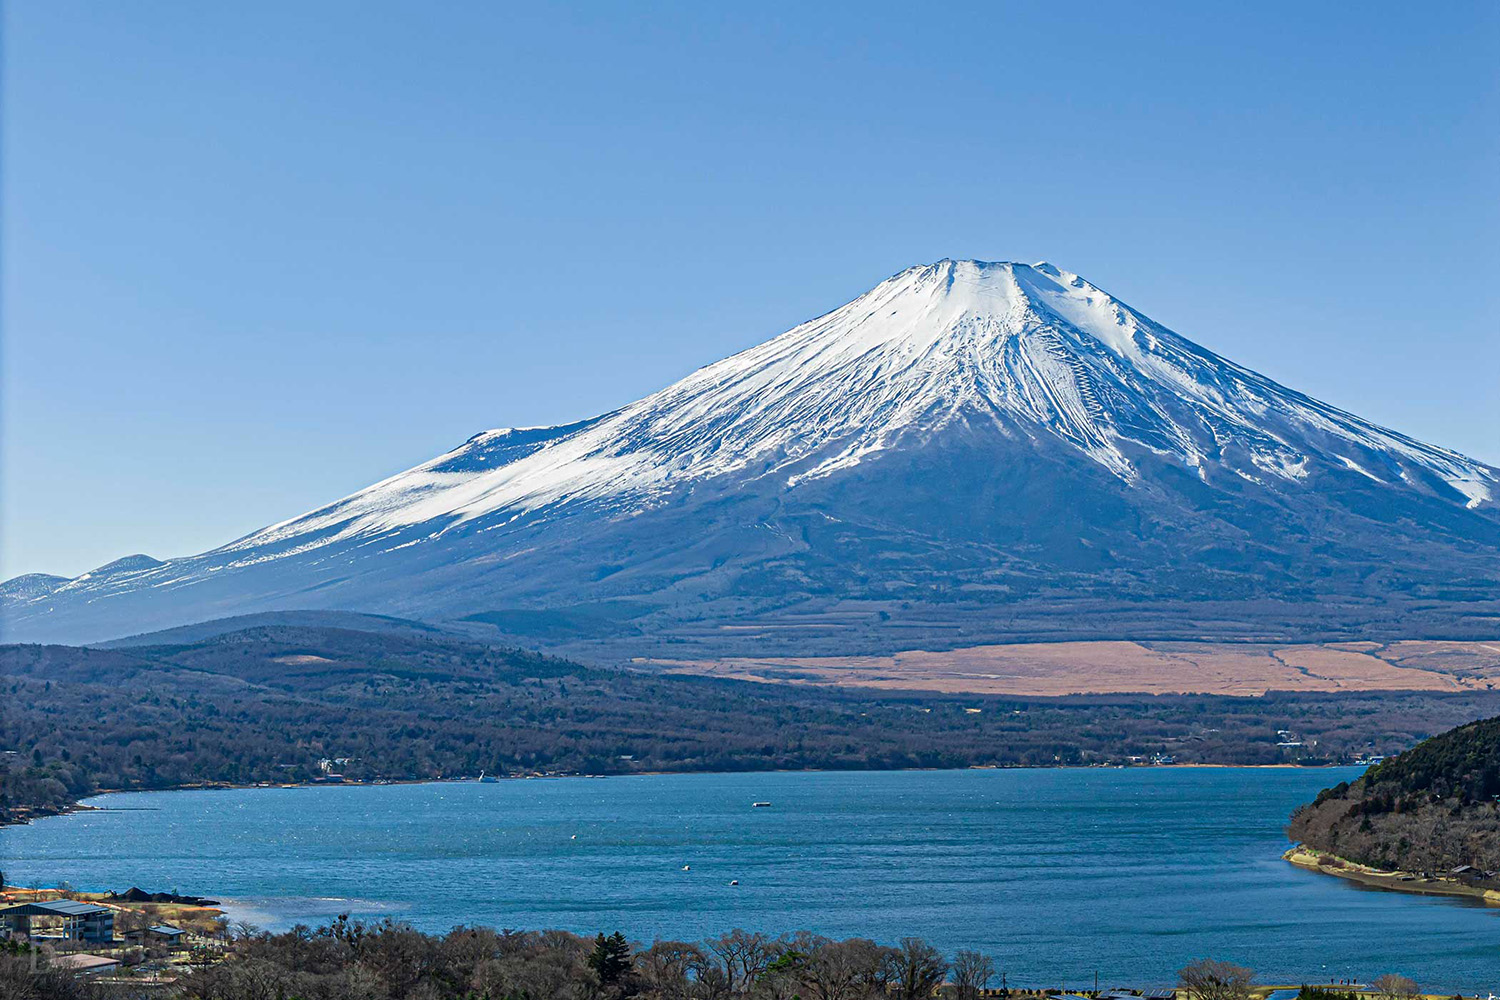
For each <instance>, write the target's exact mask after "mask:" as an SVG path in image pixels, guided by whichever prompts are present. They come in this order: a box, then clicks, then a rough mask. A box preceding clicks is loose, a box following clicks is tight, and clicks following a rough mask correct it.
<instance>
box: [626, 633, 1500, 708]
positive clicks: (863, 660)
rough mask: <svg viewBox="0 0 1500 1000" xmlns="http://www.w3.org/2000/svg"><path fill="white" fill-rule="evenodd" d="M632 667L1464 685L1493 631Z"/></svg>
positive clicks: (1023, 684) (1400, 687) (1253, 689)
mask: <svg viewBox="0 0 1500 1000" xmlns="http://www.w3.org/2000/svg"><path fill="white" fill-rule="evenodd" d="M633 662H634V664H635V665H636V666H637V667H641V668H647V669H654V670H661V671H666V672H668V673H675V674H694V675H699V676H708V677H721V678H733V679H736V680H745V681H758V682H761V683H770V684H802V685H835V686H845V687H867V688H878V689H884V690H897V691H940V692H945V693H971V694H993V695H1023V696H1031V697H1054V696H1062V695H1069V694H1135V693H1141V694H1217V695H1239V696H1254V695H1261V694H1265V693H1266V692H1267V691H1455V692H1456V691H1472V690H1484V689H1487V688H1492V687H1494V685H1495V684H1496V683H1500V640H1495V641H1492V642H1468V641H1452V642H1449V641H1441V640H1425V639H1424V640H1406V641H1396V642H1328V643H1290V644H1262V643H1254V644H1252V643H1207V642H1204V643H1195V642H1119V641H1109V642H1049V643H1016V644H1010V645H987V646H969V647H965V648H961V649H953V650H946V651H931V650H911V651H908V652H901V653H896V654H893V655H889V656H770V657H726V658H721V659H703V660H672V659H659V658H638V659H636V660H634V661H633Z"/></svg>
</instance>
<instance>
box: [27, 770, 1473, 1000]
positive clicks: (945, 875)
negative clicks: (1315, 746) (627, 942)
mask: <svg viewBox="0 0 1500 1000" xmlns="http://www.w3.org/2000/svg"><path fill="white" fill-rule="evenodd" d="M1357 773H1358V771H1357V769H1348V768H1345V769H1332V770H1291V769H1285V770H1283V769H1236V768H1225V769H1220V768H1137V769H1130V770H1101V769H1092V770H1003V771H977V770H976V771H902V772H865V773H851V772H822V773H776V774H702V775H651V776H638V777H625V778H606V779H584V778H570V779H562V780H531V781H502V782H497V783H493V784H479V783H477V782H470V783H440V784H428V785H388V786H351V787H338V786H332V787H317V788H291V789H248V790H235V791H202V792H141V793H126V794H117V795H108V796H101V797H99V798H97V799H93V800H90V802H91V804H93V805H97V806H103V807H106V808H105V809H103V810H101V811H98V812H86V813H78V814H74V815H71V816H63V817H55V818H52V819H46V820H41V821H39V822H37V823H34V824H32V825H30V826H25V827H13V828H8V829H3V830H0V859H3V861H0V867H3V868H4V870H5V873H6V877H7V879H8V880H9V881H13V882H18V883H21V884H43V885H47V884H56V883H57V882H59V881H62V880H67V881H69V882H71V883H73V884H74V885H75V886H78V887H80V888H91V889H92V888H115V889H124V888H126V887H128V886H131V885H139V886H142V887H143V888H146V889H151V890H157V889H176V890H178V891H181V892H186V893H193V894H202V895H210V896H214V897H216V898H221V899H224V900H226V901H230V902H231V910H232V912H233V913H234V915H235V916H237V917H241V918H244V919H249V920H251V921H253V922H255V923H258V924H260V925H262V926H266V927H272V928H282V927H286V926H289V925H290V924H292V923H295V922H307V923H316V922H318V921H321V920H326V919H328V918H330V917H332V916H333V915H335V914H337V913H341V912H350V913H353V914H356V915H362V916H365V917H376V916H386V915H389V916H393V917H396V918H398V919H401V920H405V921H408V922H410V923H412V924H413V925H415V926H417V927H420V928H423V929H426V930H435V931H436V930H446V929H447V928H449V927H451V926H453V925H454V924H458V923H481V924H491V925H495V926H500V927H515V928H537V927H561V928H566V929H569V930H574V931H580V932H587V933H592V932H594V931H597V930H601V929H602V930H606V931H612V930H615V929H617V928H618V929H621V930H624V931H625V933H626V935H627V936H629V937H631V938H633V939H635V940H639V941H649V940H651V939H652V938H654V937H662V938H678V939H698V938H702V937H704V936H707V935H711V934H716V933H720V932H723V931H725V930H728V929H730V928H733V927H746V928H752V929H760V930H766V931H772V932H781V931H790V930H795V929H801V928H806V929H810V930H814V931H817V932H820V933H823V934H827V935H831V936H835V937H847V936H853V935H859V936H865V937H873V938H875V939H877V940H882V941H888V942H891V941H894V940H896V939H897V938H899V937H901V936H903V935H918V936H921V937H925V938H927V939H929V940H930V941H932V942H933V943H934V944H936V945H938V946H939V947H941V948H943V949H944V950H945V951H947V952H949V953H951V952H952V951H953V950H955V949H958V948H978V949H980V950H983V951H985V952H987V953H989V954H991V955H994V956H995V957H996V959H997V966H998V967H999V968H1001V969H1004V970H1005V971H1006V973H1007V974H1008V975H1009V977H1010V981H1011V982H1019V983H1023V984H1031V985H1063V986H1074V987H1077V986H1083V985H1092V983H1093V977H1094V973H1095V971H1096V970H1097V971H1098V973H1099V976H1100V981H1101V983H1103V984H1105V985H1136V986H1145V985H1153V984H1167V983H1169V982H1171V981H1173V980H1174V978H1175V975H1174V973H1175V970H1176V969H1177V968H1179V967H1180V966H1181V965H1183V964H1184V963H1185V962H1186V961H1188V960H1190V959H1192V958H1197V957H1203V956H1209V957H1215V958H1224V959H1229V960H1232V961H1235V962H1238V963H1240V964H1243V965H1248V966H1250V967H1251V968H1253V969H1255V970H1256V971H1257V972H1258V974H1259V978H1260V980H1261V981H1263V982H1297V981H1301V980H1304V979H1308V980H1324V981H1327V980H1329V979H1337V978H1344V977H1359V978H1361V979H1363V980H1364V981H1368V980H1369V979H1371V978H1373V977H1374V976H1376V975H1378V974H1380V973H1382V972H1390V971H1397V972H1402V973H1404V974H1406V975H1409V976H1412V977H1413V978H1415V979H1416V980H1417V981H1418V982H1419V983H1420V984H1422V985H1423V986H1424V987H1425V988H1427V989H1429V990H1441V991H1456V990H1460V989H1462V990H1464V991H1465V992H1468V993H1470V994H1472V993H1474V992H1476V991H1483V992H1488V991H1489V990H1491V989H1492V988H1500V909H1493V908H1486V907H1483V906H1480V905H1475V904H1473V903H1471V902H1465V901H1460V900H1450V899H1442V898H1430V897H1417V896H1409V895H1403V894H1398V893H1390V892H1381V891H1377V890H1369V889H1362V888H1359V887H1357V886H1355V885H1352V884H1350V883H1348V882H1345V881H1343V880H1340V879H1335V878H1331V877H1328V876H1324V875H1318V874H1315V873H1309V872H1304V871H1301V870H1299V869H1296V868H1293V867H1292V866H1291V865H1289V864H1287V863H1286V862H1285V861H1282V860H1281V853H1282V851H1283V850H1285V849H1286V847H1287V846H1288V844H1287V842H1286V839H1285V836H1284V834H1283V832H1282V825H1283V823H1284V822H1285V819H1286V816H1287V814H1288V813H1289V812H1290V810H1291V809H1292V808H1293V807H1294V806H1295V805H1297V804H1298V803H1300V802H1303V801H1306V800H1307V799H1308V798H1310V797H1311V796H1312V795H1313V794H1314V793H1316V792H1317V790H1318V789H1320V788H1322V787H1324V786H1326V785H1330V784H1334V783H1336V782H1337V781H1340V780H1344V779H1347V778H1350V777H1353V776H1354V775H1355V774H1357ZM756 801H770V802H771V803H772V805H771V807H769V808H760V809H757V808H752V806H751V803H753V802H756ZM684 866H687V867H686V869H685V868H684ZM731 880H738V882H739V884H738V885H737V886H731V885H730V884H729V883H730V881H731Z"/></svg>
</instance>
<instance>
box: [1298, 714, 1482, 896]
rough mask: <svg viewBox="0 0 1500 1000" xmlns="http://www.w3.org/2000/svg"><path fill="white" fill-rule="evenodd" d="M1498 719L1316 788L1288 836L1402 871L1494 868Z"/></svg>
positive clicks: (1445, 735) (1475, 724)
mask: <svg viewBox="0 0 1500 1000" xmlns="http://www.w3.org/2000/svg"><path fill="white" fill-rule="evenodd" d="M1497 796H1500V718H1494V719H1484V720H1482V721H1480V722H1472V723H1469V724H1468V725H1465V726H1459V727H1458V728H1457V729H1454V730H1451V731H1449V732H1446V733H1443V734H1442V735H1440V736H1435V737H1433V738H1432V739H1430V740H1426V741H1424V742H1422V743H1419V744H1418V745H1417V746H1415V747H1413V748H1412V749H1410V750H1408V751H1406V752H1405V753H1402V754H1400V755H1398V756H1395V757H1392V758H1390V759H1389V760H1386V761H1384V762H1383V763H1381V764H1378V765H1376V766H1375V767H1372V768H1370V770H1369V771H1368V772H1366V774H1365V775H1364V776H1363V777H1361V778H1360V779H1359V780H1357V781H1355V782H1354V783H1352V784H1349V783H1343V784H1339V785H1337V786H1335V787H1333V788H1328V789H1325V790H1324V791H1322V792H1321V793H1319V795H1318V797H1317V798H1316V799H1315V800H1314V801H1313V802H1311V803H1309V804H1308V805H1305V806H1303V807H1302V808H1300V809H1298V810H1297V812H1296V813H1295V814H1294V815H1293V816H1292V822H1291V824H1290V826H1289V827H1288V833H1289V835H1290V836H1291V837H1292V839H1294V840H1298V841H1301V842H1302V843H1304V844H1306V845H1307V846H1309V847H1315V848H1318V849H1319V850H1323V851H1327V852H1329V853H1331V854H1335V855H1338V856H1339V857H1342V858H1347V859H1348V860H1350V861H1357V862H1360V863H1361V864H1368V865H1375V866H1378V867H1386V868H1399V869H1401V870H1404V871H1446V870H1449V869H1452V868H1455V867H1457V866H1459V865H1473V866H1474V867H1476V868H1481V869H1485V870H1493V869H1496V868H1500V803H1497Z"/></svg>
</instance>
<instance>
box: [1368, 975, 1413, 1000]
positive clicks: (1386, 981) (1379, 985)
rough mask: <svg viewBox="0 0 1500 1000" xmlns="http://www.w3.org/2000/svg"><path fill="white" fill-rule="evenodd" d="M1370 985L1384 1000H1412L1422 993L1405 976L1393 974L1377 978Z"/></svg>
mask: <svg viewBox="0 0 1500 1000" xmlns="http://www.w3.org/2000/svg"><path fill="white" fill-rule="evenodd" d="M1370 985H1371V986H1373V987H1374V988H1375V992H1376V993H1379V994H1380V995H1381V996H1382V997H1384V998H1386V1000H1412V998H1413V997H1417V996H1420V995H1421V993H1422V991H1421V988H1420V987H1418V986H1417V984H1416V982H1415V981H1413V980H1411V979H1408V978H1406V977H1405V976H1398V975H1396V973H1394V972H1387V973H1386V974H1385V975H1383V976H1377V977H1376V978H1375V981H1374V982H1373V983H1371V984H1370Z"/></svg>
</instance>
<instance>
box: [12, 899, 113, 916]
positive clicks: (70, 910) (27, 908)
mask: <svg viewBox="0 0 1500 1000" xmlns="http://www.w3.org/2000/svg"><path fill="white" fill-rule="evenodd" d="M108 912H109V907H107V906H98V905H96V904H94V903H80V902H78V901H76V900H72V899H49V900H47V901H45V902H40V903H16V904H15V905H14V906H7V907H4V908H0V917H11V916H15V917H88V916H93V915H94V914H96V913H108Z"/></svg>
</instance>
